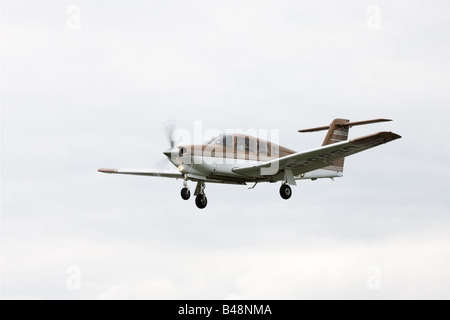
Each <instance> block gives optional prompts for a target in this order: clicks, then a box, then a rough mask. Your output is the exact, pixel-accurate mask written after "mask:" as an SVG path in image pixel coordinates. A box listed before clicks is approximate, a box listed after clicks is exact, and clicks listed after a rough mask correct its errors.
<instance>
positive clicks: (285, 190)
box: [280, 183, 292, 200]
mask: <svg viewBox="0 0 450 320" xmlns="http://www.w3.org/2000/svg"><path fill="white" fill-rule="evenodd" d="M280 196H281V197H282V198H283V199H285V200H287V199H289V198H290V197H291V196H292V189H291V187H290V186H289V185H288V184H285V183H284V184H282V185H281V188H280Z"/></svg>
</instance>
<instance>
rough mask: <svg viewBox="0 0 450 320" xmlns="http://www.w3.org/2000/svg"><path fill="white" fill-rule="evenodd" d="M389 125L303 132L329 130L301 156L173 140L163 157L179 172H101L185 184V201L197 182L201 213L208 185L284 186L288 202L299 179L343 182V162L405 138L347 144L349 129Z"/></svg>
mask: <svg viewBox="0 0 450 320" xmlns="http://www.w3.org/2000/svg"><path fill="white" fill-rule="evenodd" d="M385 121H391V120H388V119H375V120H367V121H357V122H350V121H349V120H346V119H335V120H333V122H332V123H331V124H330V125H329V126H324V127H317V128H312V129H305V130H299V132H314V131H321V130H328V131H327V135H326V136H325V139H324V141H323V144H322V146H321V147H319V148H316V149H312V150H308V151H303V152H296V151H293V150H290V149H288V148H285V147H282V146H279V145H277V144H274V143H271V142H269V141H266V140H262V139H259V138H255V137H252V136H249V135H245V134H222V135H220V136H218V137H216V138H214V139H212V140H211V141H209V142H208V143H206V144H203V145H181V146H174V145H173V141H171V143H172V147H171V148H170V149H169V150H167V151H165V152H164V154H165V155H166V156H167V158H168V159H169V160H170V162H171V163H172V164H173V165H174V166H175V167H176V168H177V169H173V170H152V169H99V170H98V171H99V172H102V173H109V174H128V175H141V176H156V177H165V178H175V179H182V180H183V188H182V189H181V197H182V198H183V199H184V200H188V199H189V198H190V195H191V192H190V189H189V187H188V181H193V182H196V183H197V184H196V188H195V191H194V196H195V197H196V198H195V203H196V205H197V207H198V208H200V209H203V208H205V207H206V205H207V198H206V195H205V184H206V183H226V184H238V185H246V184H247V183H253V184H254V185H253V186H252V188H254V187H255V186H256V184H257V183H259V182H277V181H281V187H280V195H281V197H282V198H283V199H289V198H290V197H291V195H292V190H291V187H290V186H295V185H296V181H297V180H303V179H311V180H316V179H319V178H331V179H333V178H337V177H342V176H343V171H344V158H345V157H347V156H350V155H352V154H355V153H358V152H361V151H364V150H367V149H370V148H373V147H376V146H379V145H381V144H384V143H387V142H390V141H393V140H396V139H399V138H401V136H399V135H397V134H395V133H392V132H386V131H384V132H379V133H375V134H371V135H368V136H364V137H360V138H356V139H353V140H348V132H349V128H350V127H352V126H357V125H363V124H370V123H376V122H385Z"/></svg>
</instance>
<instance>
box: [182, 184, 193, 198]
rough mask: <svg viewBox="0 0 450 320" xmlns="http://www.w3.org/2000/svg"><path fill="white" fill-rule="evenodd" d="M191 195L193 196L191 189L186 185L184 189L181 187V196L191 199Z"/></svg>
mask: <svg viewBox="0 0 450 320" xmlns="http://www.w3.org/2000/svg"><path fill="white" fill-rule="evenodd" d="M190 197H191V191H189V189H188V188H186V187H184V188H183V189H181V198H182V199H183V200H189V198H190Z"/></svg>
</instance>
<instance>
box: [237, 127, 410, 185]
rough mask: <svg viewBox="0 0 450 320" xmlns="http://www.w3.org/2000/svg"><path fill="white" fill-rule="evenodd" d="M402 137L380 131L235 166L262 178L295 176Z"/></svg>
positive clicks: (246, 173) (245, 174) (239, 172)
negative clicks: (284, 173) (279, 156)
mask: <svg viewBox="0 0 450 320" xmlns="http://www.w3.org/2000/svg"><path fill="white" fill-rule="evenodd" d="M399 138H401V136H399V135H398V134H395V133H393V132H379V133H375V134H372V135H369V136H365V137H360V138H356V139H354V140H350V141H343V142H339V143H334V144H330V145H326V146H323V147H320V148H317V149H313V150H310V151H306V152H298V153H294V154H291V155H288V156H285V157H282V158H279V159H274V160H271V161H268V162H265V163H262V164H259V165H256V166H250V167H237V168H233V171H234V172H235V173H238V174H241V175H243V176H247V177H253V178H261V177H267V176H272V175H277V174H280V173H282V172H286V171H288V170H289V171H291V172H292V174H293V175H294V176H296V175H299V174H302V173H306V172H310V171H313V170H316V169H320V168H324V167H327V166H329V165H330V164H331V163H332V162H333V161H334V160H337V159H341V158H344V157H347V156H350V155H352V154H355V153H358V152H361V151H364V150H367V149H370V148H373V147H376V146H379V145H381V144H384V143H387V142H390V141H393V140H396V139H399Z"/></svg>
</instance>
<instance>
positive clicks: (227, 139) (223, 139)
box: [208, 134, 233, 147]
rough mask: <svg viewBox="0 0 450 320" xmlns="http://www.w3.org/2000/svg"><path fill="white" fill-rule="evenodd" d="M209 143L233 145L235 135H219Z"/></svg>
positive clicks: (225, 145)
mask: <svg viewBox="0 0 450 320" xmlns="http://www.w3.org/2000/svg"><path fill="white" fill-rule="evenodd" d="M208 144H215V145H219V146H224V147H232V146H233V136H232V135H230V134H227V135H225V134H222V135H220V136H218V137H215V138H213V139H211V140H210V141H209V142H208Z"/></svg>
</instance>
